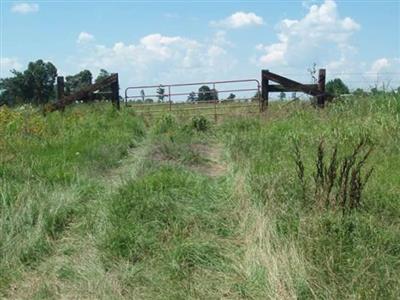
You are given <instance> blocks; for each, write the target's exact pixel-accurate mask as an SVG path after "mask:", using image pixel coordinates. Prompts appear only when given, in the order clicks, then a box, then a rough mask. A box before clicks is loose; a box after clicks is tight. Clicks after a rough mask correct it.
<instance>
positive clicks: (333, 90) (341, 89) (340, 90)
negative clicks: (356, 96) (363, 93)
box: [325, 78, 350, 96]
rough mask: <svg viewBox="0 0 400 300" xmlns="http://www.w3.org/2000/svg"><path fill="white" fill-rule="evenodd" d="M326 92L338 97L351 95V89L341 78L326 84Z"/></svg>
mask: <svg viewBox="0 0 400 300" xmlns="http://www.w3.org/2000/svg"><path fill="white" fill-rule="evenodd" d="M325 90H326V91H327V92H328V93H330V94H332V95H336V96H340V95H343V94H348V93H350V91H349V88H348V87H347V86H346V85H345V84H344V83H343V81H342V80H341V79H340V78H335V79H333V80H330V81H328V82H327V83H326V86H325Z"/></svg>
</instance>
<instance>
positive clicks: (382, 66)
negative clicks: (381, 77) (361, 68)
mask: <svg viewBox="0 0 400 300" xmlns="http://www.w3.org/2000/svg"><path fill="white" fill-rule="evenodd" d="M390 66H391V64H390V63H389V60H388V59H387V58H380V59H377V60H375V61H374V62H373V63H372V65H371V69H370V73H374V74H376V73H380V72H382V71H385V70H387V69H389V68H390Z"/></svg>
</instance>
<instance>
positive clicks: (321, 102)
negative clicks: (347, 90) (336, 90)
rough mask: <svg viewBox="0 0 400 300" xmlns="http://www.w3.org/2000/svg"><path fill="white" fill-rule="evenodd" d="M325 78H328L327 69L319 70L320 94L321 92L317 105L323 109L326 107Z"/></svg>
mask: <svg viewBox="0 0 400 300" xmlns="http://www.w3.org/2000/svg"><path fill="white" fill-rule="evenodd" d="M325 78H326V70H325V69H319V71H318V92H319V95H318V97H317V105H318V107H321V108H322V107H324V106H325V100H326V95H325Z"/></svg>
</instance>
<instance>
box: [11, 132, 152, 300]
mask: <svg viewBox="0 0 400 300" xmlns="http://www.w3.org/2000/svg"><path fill="white" fill-rule="evenodd" d="M150 149H151V138H149V137H146V138H145V139H144V140H143V141H142V142H141V143H140V145H139V146H138V147H136V148H134V149H130V150H129V151H128V155H127V157H125V158H123V159H122V160H121V162H120V166H119V167H117V168H114V169H111V170H108V171H107V172H105V174H103V175H102V176H100V177H98V178H97V179H95V180H94V183H95V185H96V186H98V187H101V191H100V192H97V194H95V195H94V197H93V198H94V199H92V200H91V201H89V202H87V203H86V204H85V205H86V207H85V210H84V213H82V215H80V216H78V217H77V218H76V219H75V220H73V221H72V223H71V224H69V226H68V228H67V229H66V231H65V232H64V233H63V235H62V237H60V238H59V239H58V240H57V241H56V242H55V243H56V244H55V245H54V250H53V252H52V254H51V255H50V256H49V257H47V258H45V259H44V260H43V261H41V262H40V263H39V265H38V266H36V267H35V268H34V269H31V270H29V271H27V272H26V273H25V274H24V275H23V277H22V278H21V279H20V280H19V281H18V282H14V283H12V284H11V286H10V289H9V291H8V293H7V294H6V295H5V298H6V299H7V298H8V299H43V298H50V299H51V298H55V299H60V298H62V299H81V298H86V299H90V298H92V299H93V298H99V297H100V298H107V299H109V298H115V297H117V298H119V297H120V296H121V297H122V294H123V287H122V286H121V285H120V284H119V281H118V278H116V277H114V276H113V274H109V273H107V272H106V271H105V270H104V267H103V263H102V261H101V253H99V250H98V248H97V244H98V242H97V241H96V235H97V234H96V231H101V230H103V228H102V227H103V226H104V222H103V221H102V220H104V219H105V217H106V212H105V211H104V209H103V205H102V202H103V201H104V199H107V198H108V197H109V196H110V195H111V194H112V193H114V192H115V191H116V190H117V189H118V188H119V187H120V186H122V185H123V184H124V183H125V182H126V181H127V180H129V179H132V178H135V177H136V176H137V174H138V173H139V172H140V170H141V169H142V168H143V163H144V161H145V158H146V156H147V155H148V152H149V151H150ZM84 214H87V215H88V216H89V217H88V216H87V215H86V216H85V215H84Z"/></svg>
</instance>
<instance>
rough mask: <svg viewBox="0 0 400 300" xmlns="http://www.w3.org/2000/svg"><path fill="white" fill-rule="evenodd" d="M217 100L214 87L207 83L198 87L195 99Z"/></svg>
mask: <svg viewBox="0 0 400 300" xmlns="http://www.w3.org/2000/svg"><path fill="white" fill-rule="evenodd" d="M211 100H218V92H217V90H216V89H210V87H208V86H207V85H203V86H201V87H200V88H199V92H198V96H197V101H211Z"/></svg>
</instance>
